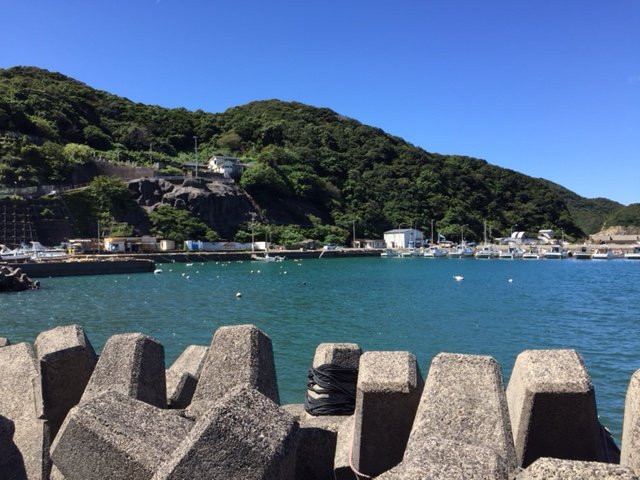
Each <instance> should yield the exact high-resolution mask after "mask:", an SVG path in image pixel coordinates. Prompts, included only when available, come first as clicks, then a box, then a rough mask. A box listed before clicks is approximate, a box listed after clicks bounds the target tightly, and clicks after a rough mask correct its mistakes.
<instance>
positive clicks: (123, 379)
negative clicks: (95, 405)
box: [81, 333, 167, 408]
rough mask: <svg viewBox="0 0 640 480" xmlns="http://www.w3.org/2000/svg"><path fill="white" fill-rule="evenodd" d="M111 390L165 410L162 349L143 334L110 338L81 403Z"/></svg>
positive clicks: (165, 395) (157, 343) (127, 334)
mask: <svg viewBox="0 0 640 480" xmlns="http://www.w3.org/2000/svg"><path fill="white" fill-rule="evenodd" d="M106 391H113V392H119V393H121V394H123V395H127V396H129V397H131V398H135V399H137V400H140V401H142V402H146V403H148V404H149V405H154V406H156V407H160V408H165V407H166V404H167V392H166V383H165V370H164V347H163V346H162V344H160V343H159V342H158V341H157V340H155V339H154V338H151V337H148V336H147V335H143V334H142V333H124V334H120V335H113V336H112V337H110V338H109V340H107V343H106V344H105V346H104V348H103V349H102V354H101V355H100V359H99V360H98V363H97V364H96V367H95V369H94V371H93V374H92V375H91V378H90V379H89V383H88V384H87V387H86V388H85V392H84V395H83V396H82V400H81V401H82V402H86V401H88V400H91V399H92V398H95V397H97V396H98V395H100V394H102V393H104V392H106Z"/></svg>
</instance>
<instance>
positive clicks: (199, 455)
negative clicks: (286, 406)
mask: <svg viewBox="0 0 640 480" xmlns="http://www.w3.org/2000/svg"><path fill="white" fill-rule="evenodd" d="M297 442H298V425H297V423H296V421H295V420H294V418H293V417H292V416H291V415H290V414H288V413H287V412H286V411H284V410H283V409H281V408H279V407H278V405H276V404H275V403H274V402H273V401H272V400H271V399H269V398H267V397H266V396H264V395H263V394H261V393H260V392H258V391H257V390H256V389H254V388H250V387H246V386H236V387H234V388H233V389H231V390H230V391H229V392H228V393H227V394H226V395H225V396H223V397H222V398H220V399H218V401H216V402H212V403H211V404H210V408H209V409H208V410H207V411H206V412H205V413H202V414H200V416H199V417H198V419H197V421H196V424H195V426H194V427H193V429H192V430H191V431H190V432H189V434H188V435H187V437H186V438H185V439H184V440H183V441H182V443H181V444H180V445H179V446H178V447H177V448H176V449H175V451H174V452H173V453H172V454H171V456H170V457H169V459H168V460H167V461H166V462H165V463H164V464H162V465H161V466H160V468H159V469H158V471H157V472H156V474H155V475H154V476H153V480H183V479H191V478H193V479H196V478H202V479H208V478H211V479H218V478H219V479H225V480H294V479H295V452H296V448H297Z"/></svg>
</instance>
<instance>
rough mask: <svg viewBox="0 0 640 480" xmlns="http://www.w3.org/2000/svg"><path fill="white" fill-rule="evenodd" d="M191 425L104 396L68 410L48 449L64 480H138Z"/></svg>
mask: <svg viewBox="0 0 640 480" xmlns="http://www.w3.org/2000/svg"><path fill="white" fill-rule="evenodd" d="M192 426H193V422H192V421H191V420H188V419H186V418H183V417H180V416H178V415H176V414H175V413H174V412H172V411H170V410H162V409H159V408H157V407H153V406H151V405H148V404H147V403H144V402H141V401H138V400H135V399H133V398H131V397H129V396H126V395H123V394H121V393H119V392H115V391H106V392H104V393H102V394H101V395H99V396H97V397H94V398H92V399H91V400H89V401H86V402H82V403H81V404H79V405H78V406H76V407H74V408H72V409H71V411H70V412H69V415H67V418H66V420H65V421H64V423H63V424H62V427H61V428H60V432H59V433H58V436H57V437H56V439H55V441H54V442H53V444H52V445H51V458H52V459H53V461H54V463H55V466H56V467H57V468H58V470H59V471H60V473H61V474H62V475H64V477H65V478H66V480H87V479H90V478H96V479H98V478H100V479H110V480H131V479H136V480H144V479H149V478H151V477H152V476H153V474H154V472H155V471H156V469H157V468H158V465H160V464H161V463H162V462H163V461H164V460H165V459H166V458H167V457H168V456H169V455H171V453H172V452H173V451H174V450H175V448H176V447H177V446H178V444H179V443H180V442H181V441H182V440H183V439H184V438H185V437H186V435H187V433H188V432H189V430H190V429H191V427H192Z"/></svg>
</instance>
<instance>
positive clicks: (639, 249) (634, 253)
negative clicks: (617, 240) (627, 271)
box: [624, 243, 640, 260]
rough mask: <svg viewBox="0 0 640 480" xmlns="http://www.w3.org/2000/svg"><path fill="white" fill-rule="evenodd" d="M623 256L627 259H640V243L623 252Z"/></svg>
mask: <svg viewBox="0 0 640 480" xmlns="http://www.w3.org/2000/svg"><path fill="white" fill-rule="evenodd" d="M624 258H626V259H628V260H640V243H639V244H637V245H634V246H633V249H632V250H631V251H630V252H627V253H625V254H624Z"/></svg>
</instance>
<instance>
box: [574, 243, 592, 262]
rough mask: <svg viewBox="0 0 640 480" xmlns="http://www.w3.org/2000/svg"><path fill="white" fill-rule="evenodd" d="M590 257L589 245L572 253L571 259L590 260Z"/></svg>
mask: <svg viewBox="0 0 640 480" xmlns="http://www.w3.org/2000/svg"><path fill="white" fill-rule="evenodd" d="M592 255H593V252H592V251H591V245H583V246H581V247H580V250H576V251H575V252H573V258H575V259H576V260H591V256H592Z"/></svg>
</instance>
